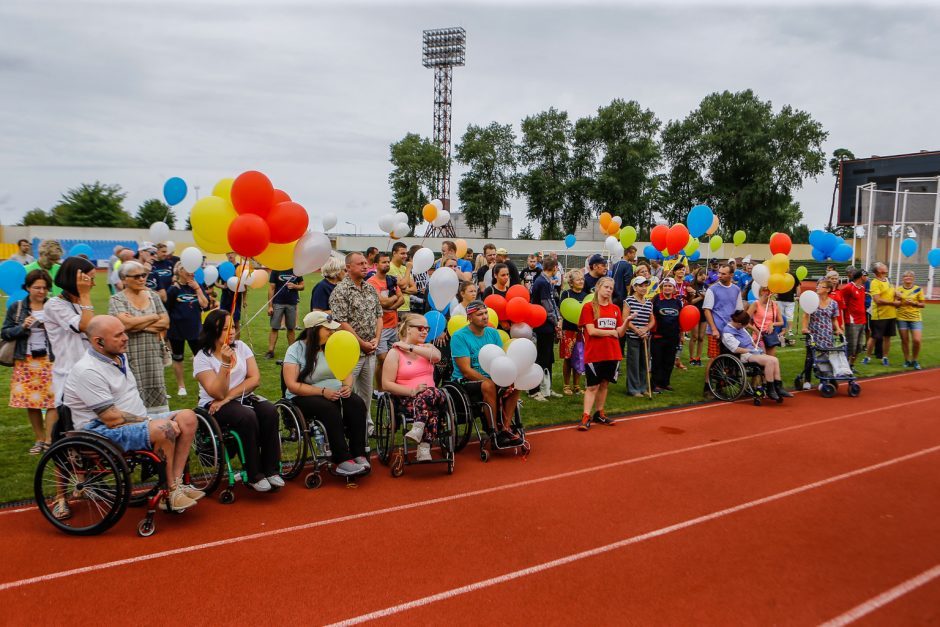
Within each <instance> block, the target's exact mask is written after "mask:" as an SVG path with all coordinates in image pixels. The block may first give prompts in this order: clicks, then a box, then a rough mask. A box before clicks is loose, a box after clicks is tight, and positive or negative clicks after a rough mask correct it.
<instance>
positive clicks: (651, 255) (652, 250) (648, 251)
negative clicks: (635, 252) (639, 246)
mask: <svg viewBox="0 0 940 627" xmlns="http://www.w3.org/2000/svg"><path fill="white" fill-rule="evenodd" d="M643 256H644V257H646V258H647V259H656V260H657V261H658V260H660V259H662V258H663V256H662V254H660V252H659V251H658V250H656V247H655V246H653V245H652V244H647V245H646V247H645V248H644V249H643Z"/></svg>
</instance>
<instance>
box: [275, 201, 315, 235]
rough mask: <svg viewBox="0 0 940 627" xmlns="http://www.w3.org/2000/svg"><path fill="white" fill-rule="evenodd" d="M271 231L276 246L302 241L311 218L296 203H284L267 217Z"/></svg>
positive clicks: (276, 206)
mask: <svg viewBox="0 0 940 627" xmlns="http://www.w3.org/2000/svg"><path fill="white" fill-rule="evenodd" d="M267 223H268V227H270V229H271V241H272V242H273V243H275V244H289V243H290V242H293V241H296V240H298V239H300V237H301V236H302V235H303V234H304V233H306V232H307V225H308V224H309V223H310V216H308V215H307V210H306V209H304V208H303V207H301V206H300V205H298V204H297V203H295V202H290V201H288V202H282V203H279V204H277V205H274V207H273V208H272V209H271V213H269V214H268V217H267Z"/></svg>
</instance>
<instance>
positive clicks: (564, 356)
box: [558, 269, 587, 396]
mask: <svg viewBox="0 0 940 627" xmlns="http://www.w3.org/2000/svg"><path fill="white" fill-rule="evenodd" d="M565 282H566V283H567V284H568V289H566V290H564V291H563V292H562V293H561V315H562V318H563V320H562V323H561V341H560V342H559V343H558V356H559V357H560V358H561V360H562V370H561V374H562V377H563V379H564V385H565V387H564V390H563V393H564V395H565V396H571V395H572V394H582V393H583V390H582V389H581V386H580V385H579V379H580V377H581V375H583V374H584V336H583V335H582V332H581V327H580V326H579V324H578V323H579V321H580V319H581V306H582V303H583V302H584V299H585V297H586V296H587V292H585V291H584V273H583V272H581V270H578V269H574V270H569V271H568V274H567V275H566V278H565ZM569 383H570V385H569Z"/></svg>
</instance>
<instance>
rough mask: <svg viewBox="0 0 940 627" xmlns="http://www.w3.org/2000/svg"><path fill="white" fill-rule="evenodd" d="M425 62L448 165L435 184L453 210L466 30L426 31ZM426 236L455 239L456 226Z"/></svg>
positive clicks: (437, 137)
mask: <svg viewBox="0 0 940 627" xmlns="http://www.w3.org/2000/svg"><path fill="white" fill-rule="evenodd" d="M422 50H423V56H422V63H423V64H424V67H427V68H434V143H435V144H437V146H438V147H439V148H440V150H441V154H443V155H444V159H445V160H446V164H447V165H446V166H445V168H444V170H443V171H441V172H440V173H439V174H438V176H437V179H436V181H435V185H434V192H435V194H436V195H437V198H439V199H440V200H441V202H442V203H444V209H445V210H446V211H450V153H451V131H450V123H451V111H452V108H453V85H454V68H455V67H461V66H463V65H464V64H465V63H466V55H467V31H465V30H464V29H462V28H459V27H457V28H437V29H434V30H426V31H424V38H423V48H422ZM425 237H455V232H454V224H453V222H448V223H447V224H445V225H444V226H442V227H440V228H435V227H433V226H428V230H427V233H426V234H425Z"/></svg>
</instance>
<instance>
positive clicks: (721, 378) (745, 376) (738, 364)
mask: <svg viewBox="0 0 940 627" xmlns="http://www.w3.org/2000/svg"><path fill="white" fill-rule="evenodd" d="M705 380H706V381H707V382H708V388H709V389H710V390H711V392H712V394H714V395H715V398H717V399H718V400H721V401H728V402H732V401H736V400H738V399H739V398H741V397H742V396H744V395H745V394H746V395H748V396H750V397H751V398H752V399H753V401H754V404H755V405H760V404H761V403H762V402H763V400H764V397H765V396H766V394H765V393H764V385H765V384H766V381H765V380H764V368H763V366H760V365H758V364H755V363H745V362H743V361H741V359H740V358H738V356H737V355H735V354H733V353H731V352H729V351H728V350H727V349H726V348H725V346H724V344H722V345H721V354H720V355H718V356H717V357H715V359H714V360H712V363H711V365H710V366H709V368H708V373H707V375H706V379H705ZM777 402H778V403H782V402H783V399H782V398H778V399H777Z"/></svg>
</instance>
